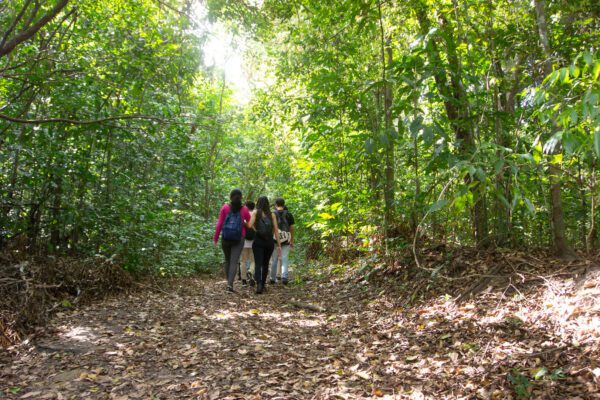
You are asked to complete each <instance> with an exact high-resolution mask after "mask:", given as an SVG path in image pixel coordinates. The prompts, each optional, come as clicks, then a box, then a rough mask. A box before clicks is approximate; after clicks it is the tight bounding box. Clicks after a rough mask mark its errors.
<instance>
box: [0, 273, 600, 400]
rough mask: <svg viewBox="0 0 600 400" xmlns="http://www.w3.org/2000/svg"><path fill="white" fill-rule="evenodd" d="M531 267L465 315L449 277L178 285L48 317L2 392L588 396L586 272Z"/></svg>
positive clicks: (0, 385)
mask: <svg viewBox="0 0 600 400" xmlns="http://www.w3.org/2000/svg"><path fill="white" fill-rule="evenodd" d="M474 264H477V263H474ZM477 266H479V265H478V264H477ZM567 270H569V271H570V269H566V270H565V271H567ZM467 271H468V270H467ZM481 272H482V271H481V270H480V271H477V273H479V274H480V273H481ZM540 272H542V271H540V270H536V271H535V272H529V273H531V274H532V275H531V276H529V275H524V274H523V271H521V272H518V273H521V274H522V275H524V277H525V278H524V280H523V281H521V282H518V281H515V280H514V279H513V278H514V277H512V274H511V277H509V279H508V281H504V283H503V285H499V286H498V287H494V286H493V285H492V286H491V289H488V288H487V287H486V288H485V289H484V290H483V291H482V294H480V295H479V296H478V297H476V298H475V299H473V300H467V301H465V302H463V303H462V304H456V303H455V302H454V301H453V298H454V297H455V296H457V295H458V294H460V293H461V292H462V291H463V290H464V289H465V288H466V287H467V286H468V284H467V283H471V282H464V281H447V282H446V283H445V284H444V285H446V286H445V288H444V290H447V294H449V296H444V295H443V294H439V293H433V292H432V293H430V296H429V297H428V299H426V300H423V301H421V302H418V304H417V305H414V306H411V307H408V306H407V305H408V300H410V299H409V298H410V295H411V293H412V290H408V289H407V288H408V286H406V285H405V286H404V289H402V284H403V283H402V282H401V281H396V280H392V279H391V278H386V279H385V280H383V281H380V282H379V283H378V284H375V283H373V282H371V283H368V282H361V283H360V284H356V283H355V279H338V280H335V279H331V280H328V281H326V282H320V283H312V284H308V285H306V286H303V287H282V286H276V287H271V286H269V291H268V293H266V294H264V295H261V296H257V295H255V294H254V293H252V292H251V290H250V289H243V288H242V289H240V293H239V294H237V295H227V294H225V292H224V282H222V281H217V280H215V279H189V280H186V281H182V282H179V285H174V286H173V287H172V288H170V289H169V292H172V294H170V295H168V294H166V293H165V292H158V293H157V292H150V291H144V292H138V293H133V294H130V295H128V296H123V297H121V298H115V299H107V300H104V301H103V302H100V303H96V304H93V305H90V306H87V307H81V308H79V309H76V310H70V311H65V312H63V313H59V314H58V315H57V316H56V317H55V318H54V319H53V321H52V322H51V324H50V325H49V327H48V329H47V330H46V334H45V335H44V337H42V338H39V339H38V340H37V341H36V343H35V345H31V346H30V347H29V348H27V347H26V345H23V346H21V347H20V348H18V349H14V351H13V352H12V353H10V354H4V355H2V356H1V357H0V363H2V364H1V365H3V366H2V367H0V393H1V395H0V397H1V396H2V395H3V396H5V397H6V398H15V399H17V398H54V399H63V398H64V399H68V398H91V399H150V398H156V399H179V398H198V399H336V398H337V399H357V398H397V399H445V398H448V399H455V398H464V399H507V398H514V399H516V398H518V396H519V395H520V396H521V398H526V397H525V396H530V398H547V399H562V398H581V399H587V398H598V396H599V378H600V377H599V376H598V375H599V374H600V370H599V368H600V365H598V356H599V355H600V353H599V351H598V346H597V345H598V342H597V335H598V329H597V328H596V329H594V327H593V326H594V324H597V322H598V310H597V308H596V309H594V307H597V305H598V300H597V298H598V296H597V295H596V294H597V291H598V289H599V287H600V286H599V284H600V282H599V280H598V277H597V276H596V275H593V274H592V275H589V276H586V277H585V278H582V279H584V280H578V278H576V277H571V278H567V279H565V277H564V276H555V277H550V278H548V277H546V278H545V279H539V277H540V276H542V275H540V274H539V273H540ZM467 273H470V272H467ZM545 276H548V275H545ZM476 279H479V278H477V277H473V281H475V280H476ZM511 279H512V281H511ZM528 279H529V280H528ZM552 279H554V280H552ZM569 279H571V280H570V281H569ZM404 284H405V283H404ZM444 285H441V286H444ZM508 285H513V286H514V289H510V288H508V289H507V287H508ZM426 286H427V285H423V286H422V287H426ZM442 293H443V292H442ZM293 304H312V305H314V306H316V307H322V308H323V309H324V310H325V311H324V312H317V311H311V310H308V309H302V308H298V307H296V306H293ZM578 307H579V308H578ZM594 310H595V311H594ZM536 378H537V379H536Z"/></svg>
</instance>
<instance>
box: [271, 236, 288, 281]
mask: <svg viewBox="0 0 600 400" xmlns="http://www.w3.org/2000/svg"><path fill="white" fill-rule="evenodd" d="M290 249H291V248H290V245H289V244H283V245H281V279H285V280H287V279H288V264H289V257H290ZM278 261H279V257H277V252H276V251H275V252H273V257H271V280H273V281H274V280H275V279H276V278H277V264H278Z"/></svg>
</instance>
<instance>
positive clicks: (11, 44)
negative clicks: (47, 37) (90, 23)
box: [0, 0, 69, 57]
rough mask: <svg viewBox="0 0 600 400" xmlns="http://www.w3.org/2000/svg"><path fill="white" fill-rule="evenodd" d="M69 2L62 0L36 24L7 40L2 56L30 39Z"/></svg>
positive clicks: (1, 52)
mask: <svg viewBox="0 0 600 400" xmlns="http://www.w3.org/2000/svg"><path fill="white" fill-rule="evenodd" d="M68 3H69V0H60V1H59V2H58V3H57V4H56V5H55V6H54V8H52V10H50V11H49V12H48V13H47V14H46V15H44V16H43V17H42V18H40V19H39V20H38V21H37V22H36V23H35V24H34V25H32V26H31V27H29V28H27V29H25V30H24V31H22V32H19V33H18V34H17V35H15V37H14V38H12V39H11V40H10V41H8V42H6V44H4V45H3V46H2V47H1V48H0V57H3V56H5V55H7V54H9V53H10V52H12V51H13V50H14V49H15V47H17V46H18V45H19V44H21V43H23V42H24V41H26V40H28V39H29V38H31V37H32V36H33V35H35V34H36V33H37V31H39V30H40V29H41V28H42V27H43V26H44V25H46V24H47V23H48V22H50V21H51V20H52V19H53V18H54V17H56V16H57V15H58V13H60V12H61V11H62V9H63V8H65V6H66V5H67V4H68Z"/></svg>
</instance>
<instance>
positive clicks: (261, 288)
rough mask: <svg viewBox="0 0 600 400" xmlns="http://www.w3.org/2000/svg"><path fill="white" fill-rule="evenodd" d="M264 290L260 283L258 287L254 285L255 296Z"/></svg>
mask: <svg viewBox="0 0 600 400" xmlns="http://www.w3.org/2000/svg"><path fill="white" fill-rule="evenodd" d="M263 290H264V288H263V285H262V283H259V284H258V285H256V294H261V293H262V292H263Z"/></svg>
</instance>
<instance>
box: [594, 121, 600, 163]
mask: <svg viewBox="0 0 600 400" xmlns="http://www.w3.org/2000/svg"><path fill="white" fill-rule="evenodd" d="M594 151H595V152H596V157H598V158H600V129H598V128H596V130H595V131H594Z"/></svg>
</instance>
